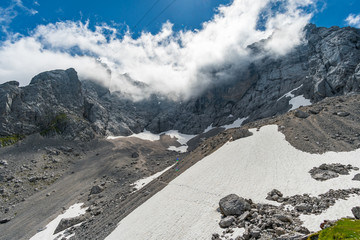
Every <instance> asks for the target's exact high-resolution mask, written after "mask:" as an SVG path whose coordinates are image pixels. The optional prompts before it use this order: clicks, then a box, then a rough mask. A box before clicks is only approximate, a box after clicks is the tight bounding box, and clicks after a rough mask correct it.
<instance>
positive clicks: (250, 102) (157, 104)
mask: <svg viewBox="0 0 360 240" xmlns="http://www.w3.org/2000/svg"><path fill="white" fill-rule="evenodd" d="M305 33H306V42H305V43H304V44H302V45H300V46H298V47H296V48H295V49H294V50H293V51H291V52H290V53H288V54H287V55H285V56H279V57H277V56H268V55H266V54H264V50H263V49H262V45H263V43H264V42H259V43H256V44H253V45H251V46H249V47H248V48H249V50H250V51H251V52H252V56H253V59H255V60H254V61H253V62H252V63H251V64H249V65H248V66H246V67H243V68H241V69H238V70H236V72H235V73H232V74H233V78H232V80H231V81H230V80H229V81H227V82H226V83H223V82H222V83H221V84H217V81H215V80H214V81H213V82H214V83H213V85H212V86H209V88H208V90H206V91H205V92H203V93H202V94H201V95H200V96H197V97H193V98H192V99H189V100H186V101H183V102H174V101H171V100H169V99H167V98H166V97H165V96H158V95H152V96H151V98H150V99H146V100H143V101H140V102H132V101H131V100H129V99H128V98H127V96H126V94H125V93H122V92H112V93H110V92H109V91H108V90H107V89H106V88H103V87H101V86H100V85H98V84H96V83H95V82H91V81H83V82H80V81H79V79H78V77H77V74H76V72H75V71H74V69H68V70H66V71H62V70H55V71H50V72H44V73H41V74H39V75H37V76H35V77H34V78H33V79H32V80H31V83H30V84H29V85H28V86H25V87H19V86H18V83H17V82H15V81H12V82H8V83H5V84H2V85H0V100H1V101H0V136H11V135H14V134H17V135H29V134H32V133H36V132H41V133H42V134H43V135H54V134H55V133H60V134H62V135H63V136H64V137H65V138H67V139H83V140H89V139H92V138H94V137H95V135H101V136H104V135H129V134H131V133H132V132H135V133H138V132H140V131H142V130H143V129H144V128H146V129H147V130H150V131H152V132H155V133H160V132H163V131H167V130H170V129H176V130H179V131H180V132H183V133H189V134H197V133H201V132H202V131H203V130H204V129H205V128H207V127H208V126H209V125H210V124H213V126H220V125H224V124H228V123H232V122H233V121H234V120H236V119H237V118H244V117H248V119H247V121H248V122H250V121H253V120H257V119H261V118H265V117H269V116H273V115H277V114H282V113H285V112H287V111H288V110H289V109H290V108H291V103H290V102H289V101H290V100H291V97H289V95H286V96H284V94H286V93H288V92H290V91H292V92H291V93H292V94H293V95H294V96H300V95H303V96H304V97H305V98H306V99H310V100H311V102H313V103H314V102H317V101H319V100H321V99H324V98H325V97H330V96H337V95H343V94H347V93H350V92H358V91H359V89H360V30H359V29H355V28H338V27H332V28H318V27H316V26H314V25H308V26H307V28H306V31H305ZM229 68H231V67H229ZM214 75H216V73H214ZM218 82H221V81H218ZM135 85H136V84H135ZM136 86H138V87H141V88H146V86H143V85H139V84H137V85H136ZM294 89H295V90H294Z"/></svg>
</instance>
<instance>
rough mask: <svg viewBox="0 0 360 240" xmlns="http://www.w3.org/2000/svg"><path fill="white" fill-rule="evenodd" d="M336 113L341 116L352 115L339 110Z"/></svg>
mask: <svg viewBox="0 0 360 240" xmlns="http://www.w3.org/2000/svg"><path fill="white" fill-rule="evenodd" d="M336 115H338V116H339V117H347V116H349V115H350V113H348V112H337V113H336Z"/></svg>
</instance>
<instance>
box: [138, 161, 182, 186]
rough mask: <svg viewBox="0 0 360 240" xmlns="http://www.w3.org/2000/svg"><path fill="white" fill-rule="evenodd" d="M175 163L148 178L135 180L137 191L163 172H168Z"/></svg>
mask: <svg viewBox="0 0 360 240" xmlns="http://www.w3.org/2000/svg"><path fill="white" fill-rule="evenodd" d="M175 164H176V163H175ZM175 164H173V165H171V166H170V167H167V168H165V169H164V170H162V171H161V172H158V173H155V174H154V175H151V176H149V177H147V178H143V179H140V180H137V181H136V182H134V184H133V185H134V188H136V191H138V190H140V189H142V188H143V187H145V186H146V185H148V184H149V183H150V182H151V181H153V180H154V179H156V178H158V177H160V176H161V174H163V173H164V172H166V171H167V170H169V169H170V168H172V167H173V166H174V165H175Z"/></svg>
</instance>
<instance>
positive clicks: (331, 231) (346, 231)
mask: <svg viewBox="0 0 360 240" xmlns="http://www.w3.org/2000/svg"><path fill="white" fill-rule="evenodd" d="M316 236H317V237H318V238H316ZM314 237H315V238H314ZM308 239H318V240H340V239H360V220H353V219H345V218H344V219H341V220H339V221H337V222H336V224H335V225H334V226H332V227H329V228H326V229H324V230H321V231H320V232H318V233H316V234H314V235H312V236H310V237H309V238H308Z"/></svg>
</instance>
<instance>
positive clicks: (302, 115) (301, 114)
mask: <svg viewBox="0 0 360 240" xmlns="http://www.w3.org/2000/svg"><path fill="white" fill-rule="evenodd" d="M295 116H296V117H298V118H307V117H309V116H310V115H309V114H308V113H306V112H303V111H301V110H295Z"/></svg>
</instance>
